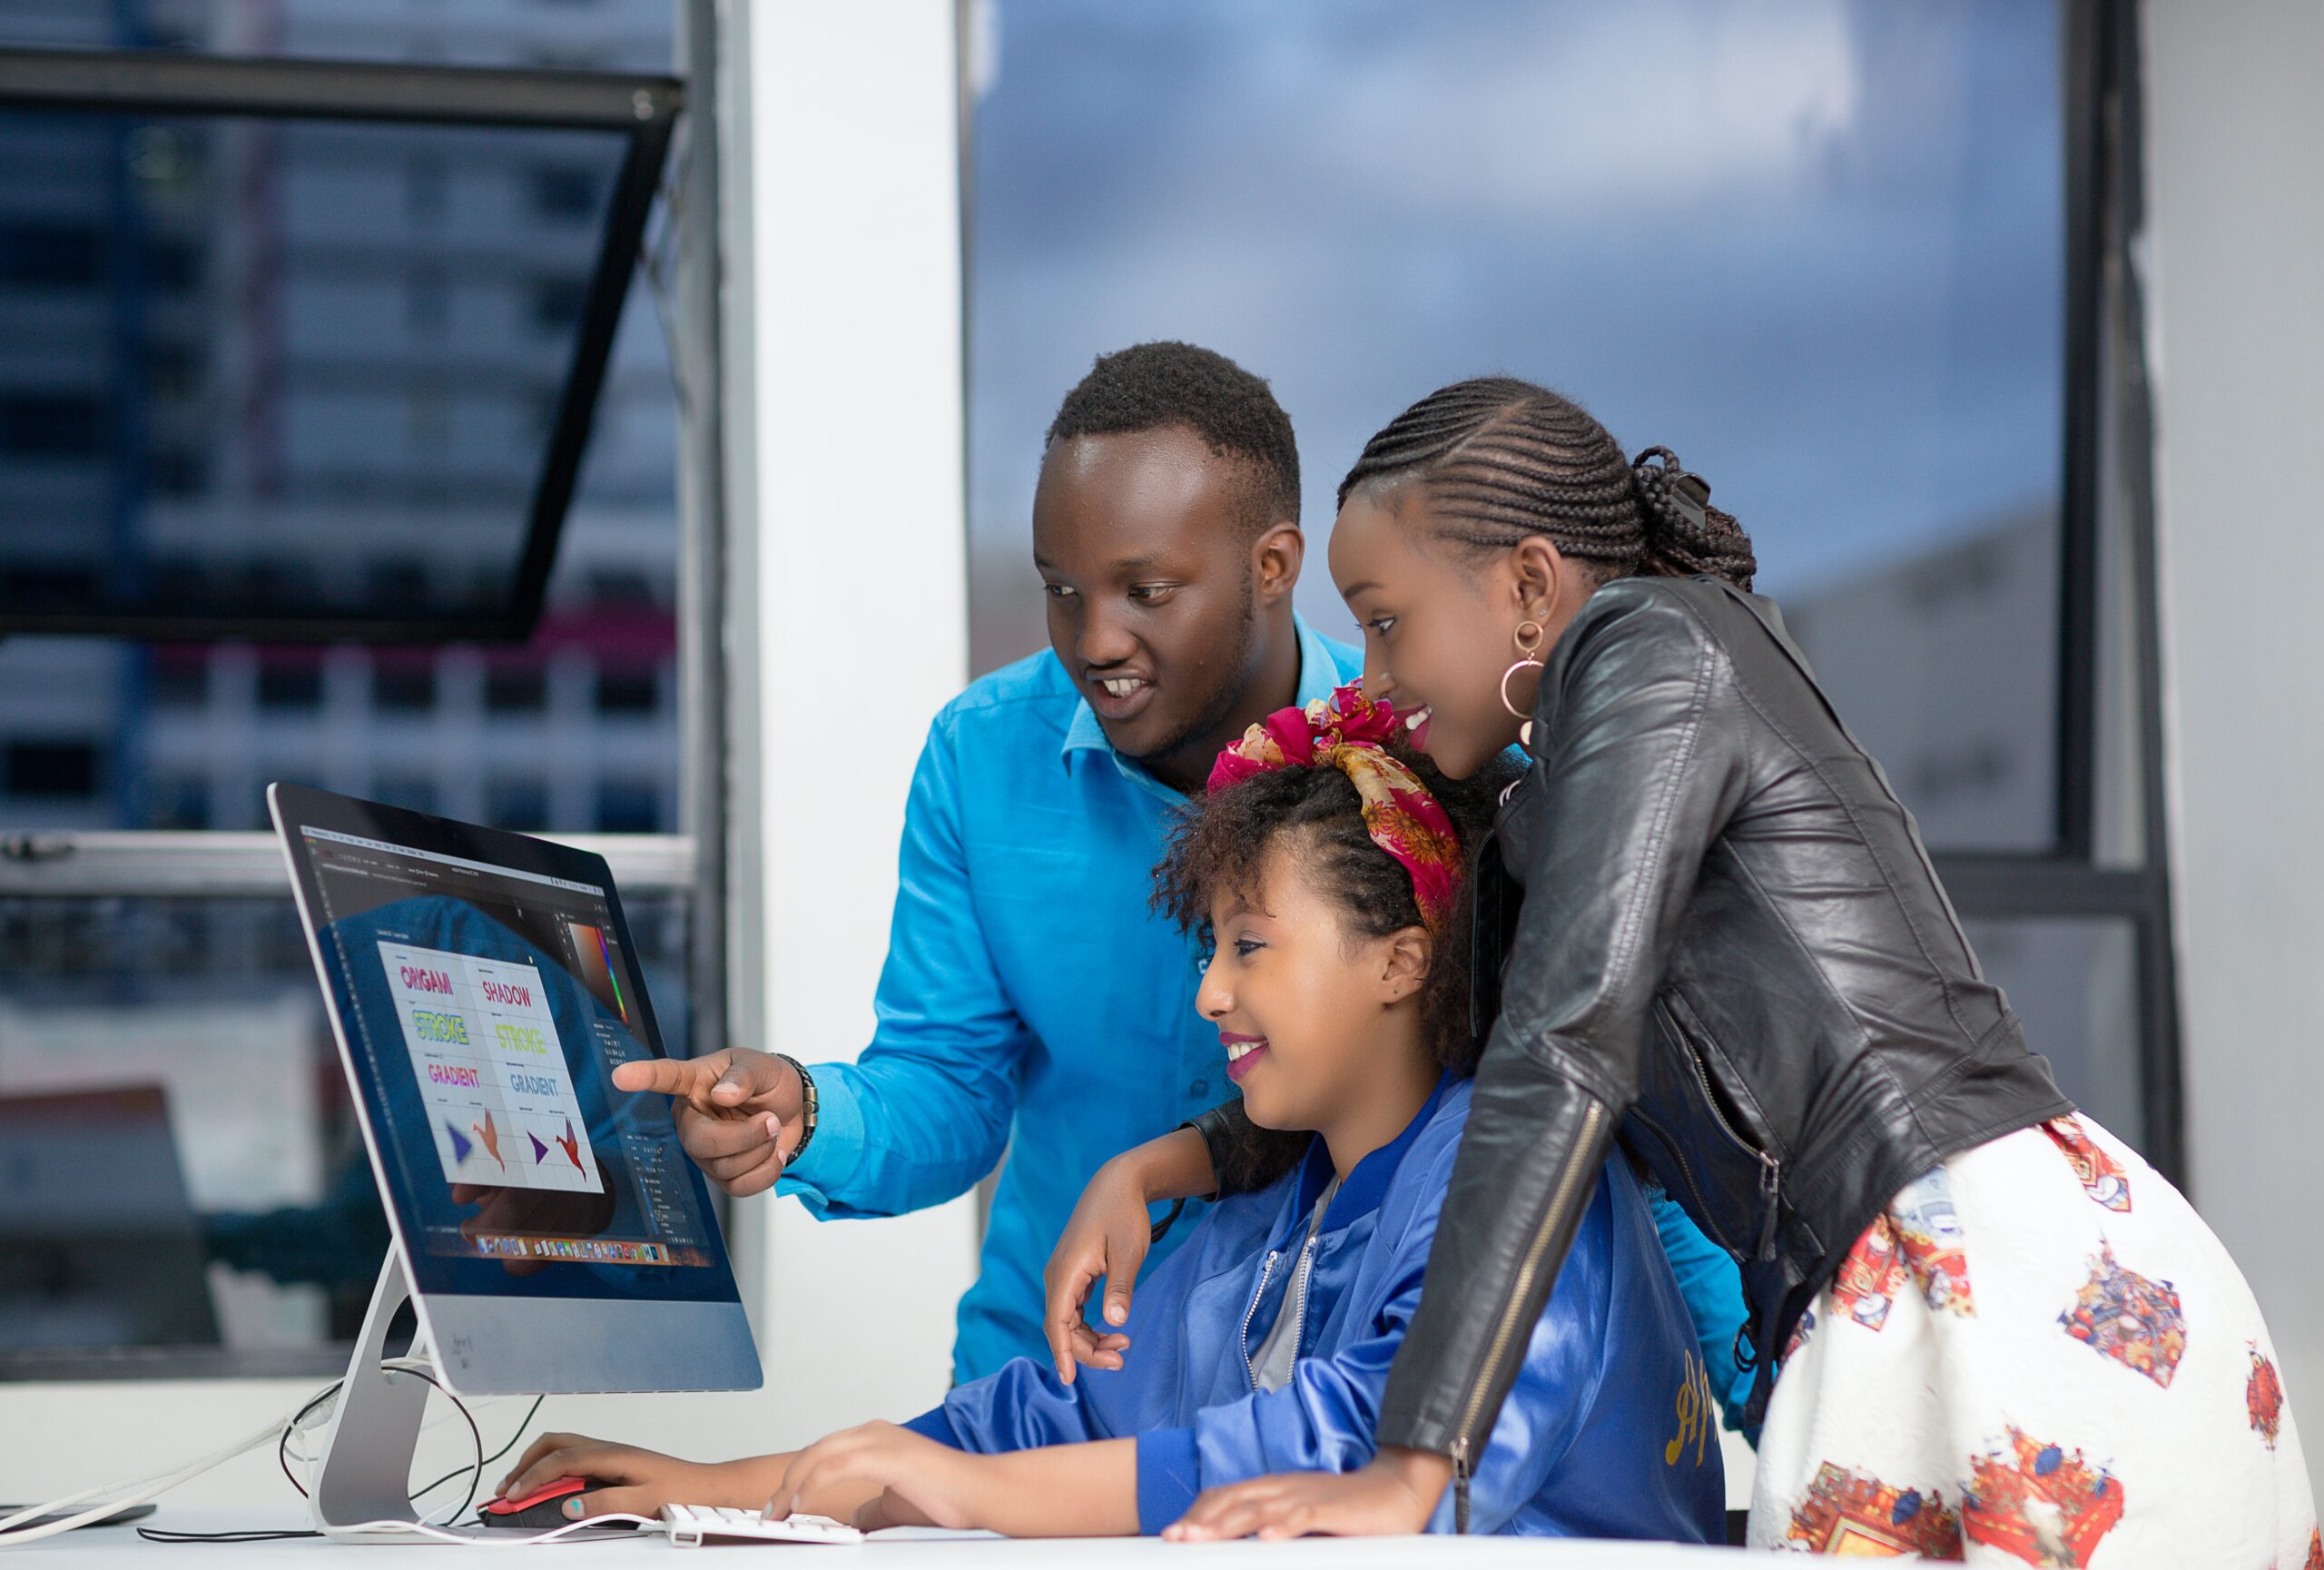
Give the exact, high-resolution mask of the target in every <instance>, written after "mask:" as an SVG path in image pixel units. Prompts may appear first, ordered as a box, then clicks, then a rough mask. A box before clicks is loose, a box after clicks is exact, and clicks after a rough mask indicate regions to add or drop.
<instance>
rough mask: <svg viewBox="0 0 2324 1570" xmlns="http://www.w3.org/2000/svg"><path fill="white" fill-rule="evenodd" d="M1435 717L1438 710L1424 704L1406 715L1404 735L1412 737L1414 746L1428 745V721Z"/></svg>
mask: <svg viewBox="0 0 2324 1570" xmlns="http://www.w3.org/2000/svg"><path fill="white" fill-rule="evenodd" d="M1435 717H1436V711H1435V710H1433V709H1432V708H1430V707H1429V706H1427V705H1426V704H1423V705H1422V706H1420V707H1418V708H1416V709H1414V710H1413V711H1412V713H1410V714H1408V715H1406V716H1404V735H1405V736H1409V737H1411V738H1412V744H1413V746H1427V745H1428V722H1429V721H1430V720H1432V719H1433V718H1435Z"/></svg>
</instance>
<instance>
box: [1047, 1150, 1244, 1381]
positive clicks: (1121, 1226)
mask: <svg viewBox="0 0 2324 1570" xmlns="http://www.w3.org/2000/svg"><path fill="white" fill-rule="evenodd" d="M1216 1186H1217V1180H1216V1178H1215V1177H1214V1176H1213V1175H1212V1173H1211V1170H1210V1149H1209V1147H1208V1146H1206V1145H1205V1144H1204V1143H1203V1140H1202V1136H1201V1135H1200V1134H1198V1133H1196V1132H1195V1131H1193V1130H1192V1129H1176V1130H1173V1131H1171V1132H1169V1133H1167V1134H1165V1135H1163V1136H1162V1137H1161V1138H1160V1139H1158V1140H1147V1141H1146V1143H1144V1144H1142V1145H1139V1146H1137V1147H1135V1148H1134V1149H1131V1150H1125V1151H1123V1152H1122V1153H1121V1154H1120V1155H1118V1156H1116V1157H1115V1158H1114V1159H1113V1160H1110V1161H1108V1162H1107V1163H1106V1164H1105V1165H1104V1166H1102V1167H1100V1168H1098V1171H1097V1175H1096V1176H1094V1177H1092V1178H1091V1179H1090V1180H1089V1184H1088V1187H1087V1188H1085V1189H1083V1190H1081V1198H1080V1199H1079V1200H1078V1201H1076V1203H1075V1204H1074V1207H1073V1214H1072V1215H1071V1216H1070V1217H1068V1218H1067V1219H1066V1223H1065V1230H1064V1232H1063V1233H1062V1234H1061V1235H1059V1238H1058V1240H1057V1248H1056V1249H1055V1250H1054V1251H1052V1252H1051V1253H1050V1255H1049V1269H1047V1270H1045V1271H1043V1272H1042V1277H1041V1279H1042V1282H1043V1285H1044V1286H1045V1287H1046V1288H1047V1290H1048V1298H1049V1303H1048V1308H1047V1309H1046V1310H1045V1312H1044V1315H1043V1322H1042V1327H1041V1328H1042V1329H1043V1331H1044V1332H1045V1333H1046V1334H1047V1335H1048V1337H1049V1354H1050V1356H1051V1357H1052V1358H1055V1359H1056V1362H1057V1377H1059V1379H1060V1380H1062V1381H1064V1382H1065V1383H1066V1384H1068V1385H1070V1384H1072V1383H1073V1368H1074V1365H1075V1364H1077V1363H1086V1364H1088V1366H1089V1367H1090V1368H1120V1367H1121V1366H1122V1354H1123V1353H1124V1352H1127V1351H1128V1350H1129V1338H1128V1336H1125V1335H1122V1334H1120V1333H1119V1332H1118V1331H1115V1332H1109V1333H1108V1334H1106V1335H1102V1336H1101V1335H1099V1334H1098V1332H1097V1331H1096V1330H1093V1329H1091V1328H1089V1325H1088V1321H1087V1320H1086V1319H1085V1318H1083V1317H1082V1316H1083V1312H1084V1310H1085V1308H1086V1307H1087V1305H1088V1301H1089V1289H1090V1288H1091V1287H1093V1286H1095V1285H1096V1284H1097V1282H1098V1278H1100V1277H1103V1278H1104V1279H1105V1282H1106V1308H1105V1316H1106V1323H1107V1324H1108V1325H1124V1324H1128V1322H1129V1297H1130V1290H1131V1289H1132V1287H1133V1286H1134V1285H1135V1284H1136V1282H1137V1270H1138V1267H1139V1266H1140V1265H1143V1264H1144V1263H1145V1262H1146V1251H1147V1249H1148V1248H1150V1247H1152V1245H1153V1241H1154V1222H1153V1219H1151V1218H1150V1217H1149V1216H1148V1215H1147V1206H1149V1205H1151V1204H1153V1203H1154V1202H1155V1201H1157V1200H1188V1199H1193V1198H1195V1197H1196V1196H1197V1195H1201V1194H1207V1193H1209V1192H1210V1191H1211V1190H1213V1189H1214V1188H1216Z"/></svg>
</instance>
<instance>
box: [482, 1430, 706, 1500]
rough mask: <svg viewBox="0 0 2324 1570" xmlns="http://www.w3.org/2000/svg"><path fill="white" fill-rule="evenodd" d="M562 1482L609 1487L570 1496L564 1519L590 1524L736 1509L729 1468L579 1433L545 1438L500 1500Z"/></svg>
mask: <svg viewBox="0 0 2324 1570" xmlns="http://www.w3.org/2000/svg"><path fill="white" fill-rule="evenodd" d="M559 1477H586V1478H588V1479H589V1480H590V1481H591V1482H593V1483H597V1484H600V1485H607V1486H600V1487H599V1488H598V1489H597V1490H596V1492H595V1493H590V1494H574V1495H570V1496H567V1497H566V1499H565V1501H564V1503H563V1506H562V1509H563V1512H564V1515H565V1517H566V1519H567V1520H569V1521H586V1520H588V1519H590V1518H591V1517H593V1516H608V1515H622V1514H627V1515H635V1516H655V1515H658V1514H660V1513H661V1509H662V1506H665V1505H669V1504H680V1505H732V1506H737V1507H739V1508H744V1509H747V1508H748V1507H749V1506H748V1505H747V1504H745V1503H744V1502H743V1500H741V1499H737V1498H734V1497H732V1496H733V1494H734V1481H735V1479H734V1476H733V1475H732V1473H731V1471H730V1469H729V1468H727V1467H724V1466H706V1465H704V1463H702V1462H699V1461H681V1460H679V1459H678V1458H677V1457H676V1456H665V1455H663V1454H661V1453H660V1452H659V1451H655V1450H641V1449H639V1448H638V1447H636V1446H635V1445H611V1444H607V1443H606V1442H605V1441H604V1440H602V1439H592V1438H589V1437H586V1436H584V1435H580V1434H544V1435H542V1436H541V1437H539V1438H537V1439H536V1440H534V1441H533V1442H532V1444H531V1446H530V1447H527V1450H526V1451H525V1454H524V1456H522V1457H521V1458H520V1459H519V1460H518V1461H517V1466H516V1469H515V1470H514V1471H512V1472H510V1473H509V1474H508V1476H506V1477H504V1478H502V1479H501V1480H500V1497H502V1498H504V1499H521V1498H523V1497H524V1496H526V1495H527V1494H530V1493H533V1492H534V1491H535V1490H537V1489H539V1488H544V1487H546V1486H548V1485H549V1484H551V1483H554V1482H556V1480H557V1479H558V1478H559Z"/></svg>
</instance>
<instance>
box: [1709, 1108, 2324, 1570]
mask: <svg viewBox="0 0 2324 1570" xmlns="http://www.w3.org/2000/svg"><path fill="white" fill-rule="evenodd" d="M1750 1542H1751V1544H1752V1545H1753V1546H1755V1547H1762V1548H1787V1549H1792V1550H1795V1551H1806V1552H1811V1553H1818V1552H1819V1553H1826V1554H1851V1555H1879V1554H1920V1555H1925V1556H1927V1557H1928V1558H1931V1559H1949V1560H1966V1561H1969V1562H1971V1563H1974V1564H1979V1565H2021V1564H2022V1565H2094V1566H2097V1570H2111V1567H2113V1566H2140V1565H2169V1566H2174V1567H2175V1566H2202V1567H2204V1570H2324V1539H2319V1536H2318V1533H2317V1526H2316V1506H2315V1502H2314V1499H2313V1496H2311V1494H2310V1492H2309V1481H2308V1471H2307V1466H2306V1464H2305V1463H2304V1461H2303V1460H2302V1458H2301V1456H2300V1449H2299V1435H2298V1433H2297V1431H2296V1430H2295V1429H2294V1427H2293V1426H2292V1417H2291V1409H2290V1406H2289V1405H2287V1403H2286V1401H2285V1397H2284V1387H2283V1381H2282V1378H2281V1377H2280V1375H2279V1374H2278V1372H2277V1368H2276V1356H2275V1351H2274V1348H2273V1347H2272V1345H2271V1344H2270V1341H2269V1339H2268V1328H2267V1326H2266V1324H2265V1323H2263V1322H2262V1321H2261V1319H2260V1308H2259V1305H2258V1304H2257V1303H2256V1302H2254V1301H2253V1300H2252V1297H2251V1289H2250V1287H2248V1286H2247V1285H2245V1283H2244V1280H2243V1276H2242V1273H2241V1272H2240V1270H2238V1269H2236V1267H2235V1261H2234V1260H2232V1259H2229V1258H2228V1255H2227V1250H2226V1249H2224V1248H2223V1247H2221V1244H2220V1241H2219V1239H2217V1238H2215V1237H2213V1236H2212V1235H2211V1229H2210V1228H2209V1227H2207V1226H2205V1225H2204V1224H2203V1222H2202V1220H2201V1218H2200V1217H2198V1216H2197V1215H2196V1214H2195V1212H2194V1210H2193V1208H2192V1207H2191V1206H2190V1205H2189V1204H2188V1203H2187V1201H2186V1200H2185V1199H2184V1198H2182V1197H2181V1195H2180V1193H2179V1191H2178V1190H2176V1189H2174V1188H2172V1187H2171V1185H2170V1184H2169V1183H2167V1182H2165V1181H2164V1180H2162V1177H2161V1175H2160V1174H2158V1173H2157V1172H2156V1171H2155V1170H2153V1169H2152V1167H2150V1166H2148V1165H2147V1164H2146V1162H2145V1161H2144V1160H2141V1159H2140V1157H2139V1156H2138V1154H2137V1153H2136V1152H2135V1151H2133V1150H2131V1149H2130V1148H2129V1147H2128V1146H2126V1145H2124V1144H2123V1143H2122V1141H2121V1140H2117V1139H2115V1138H2114V1137H2113V1136H2112V1134H2109V1133H2108V1132H2107V1131H2105V1130H2103V1129H2102V1128H2100V1127H2099V1126H2098V1125H2097V1124H2096V1123H2094V1122H2093V1121H2091V1120H2090V1119H2088V1118H2086V1117H2068V1118H2060V1119H2056V1120H2054V1121H2052V1122H2049V1123H2045V1124H2043V1125H2042V1126H2040V1127H2038V1128H2033V1129H2025V1130H2022V1131H2019V1132H2017V1133H2014V1134H2010V1135H2006V1136H2004V1138H2002V1139H1999V1140H1994V1141H1992V1142H1991V1143H1989V1144H1985V1145H1981V1146H1979V1147H1978V1148H1977V1149H1975V1150H1969V1151H1966V1152H1965V1153H1963V1154H1961V1155H1958V1156H1955V1157H1953V1158H1951V1159H1950V1160H1946V1161H1945V1162H1944V1163H1943V1164H1942V1165H1941V1166H1939V1167H1937V1168H1936V1169H1935V1170H1933V1171H1930V1172H1928V1173H1926V1174H1925V1175H1924V1176H1923V1177H1921V1178H1920V1179H1918V1180H1915V1182H1913V1183H1912V1184H1910V1185H1909V1186H1907V1187H1906V1188H1905V1190H1904V1192H1902V1193H1900V1194H1898V1195H1897V1196H1896V1200H1894V1201H1893V1202H1892V1203H1891V1204H1890V1205H1889V1206H1888V1208H1887V1210H1886V1211H1885V1212H1884V1213H1883V1214H1882V1215H1881V1216H1880V1217H1879V1218H1878V1219H1876V1220H1875V1221H1874V1222H1873V1224H1872V1225H1871V1226H1870V1227H1869V1228H1867V1229H1866V1231H1865V1233H1864V1235H1863V1236H1862V1237H1861V1238H1859V1239H1857V1240H1856V1246H1855V1248H1854V1249H1850V1250H1849V1252H1848V1256H1847V1259H1846V1261H1845V1262H1844V1263H1843V1264H1842V1265H1841V1267H1840V1270H1839V1274H1838V1276H1837V1278H1836V1279H1834V1280H1833V1282H1832V1284H1831V1285H1830V1286H1828V1287H1827V1288H1826V1289H1824V1290H1823V1291H1822V1292H1821V1293H1819V1294H1818V1295H1817V1298H1816V1302H1815V1306H1814V1308H1812V1310H1811V1311H1810V1313H1809V1314H1808V1316H1807V1318H1806V1319H1805V1320H1803V1321H1802V1324H1801V1328H1800V1330H1799V1333H1798V1334H1797V1336H1795V1337H1794V1338H1793V1341H1792V1345H1791V1349H1790V1351H1789V1353H1788V1355H1787V1357H1786V1358H1785V1360H1784V1363H1783V1367H1782V1376H1781V1377H1780V1378H1778V1379H1777V1381H1776V1387H1775V1392H1774V1395H1773V1397H1772V1398H1771V1399H1770V1402H1769V1404H1768V1419H1767V1427H1766V1428H1765V1430H1764V1431H1763V1432H1762V1433H1761V1435H1760V1438H1759V1466H1758V1478H1757V1482H1756V1486H1755V1491H1754V1493H1753V1496H1752V1504H1751V1525H1750Z"/></svg>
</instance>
